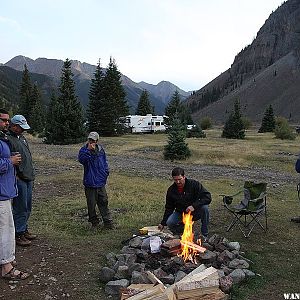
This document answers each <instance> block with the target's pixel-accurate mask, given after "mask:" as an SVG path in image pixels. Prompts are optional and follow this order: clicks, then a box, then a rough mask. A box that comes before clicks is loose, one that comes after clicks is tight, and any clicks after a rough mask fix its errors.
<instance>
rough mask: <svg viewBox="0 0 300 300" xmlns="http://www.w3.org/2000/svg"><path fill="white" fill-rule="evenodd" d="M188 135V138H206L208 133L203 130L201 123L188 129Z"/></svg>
mask: <svg viewBox="0 0 300 300" xmlns="http://www.w3.org/2000/svg"><path fill="white" fill-rule="evenodd" d="M186 137H188V138H192V137H193V138H205V137H206V134H205V132H203V130H202V128H201V127H200V126H199V125H197V124H196V125H194V127H193V128H192V129H190V130H188V131H187V134H186Z"/></svg>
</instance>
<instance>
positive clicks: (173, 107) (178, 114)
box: [165, 90, 194, 126]
mask: <svg viewBox="0 0 300 300" xmlns="http://www.w3.org/2000/svg"><path fill="white" fill-rule="evenodd" d="M165 115H166V116H168V118H166V120H165V123H166V124H167V125H169V126H170V125H171V124H172V123H173V121H174V119H177V118H178V119H179V120H180V122H181V123H182V124H183V125H187V124H194V122H193V120H192V117H191V114H190V112H189V110H188V108H187V107H186V106H185V105H183V103H182V102H181V99H180V95H179V92H178V91H177V90H176V91H175V92H174V94H173V96H172V99H171V101H170V102H169V103H168V105H167V106H166V108H165Z"/></svg>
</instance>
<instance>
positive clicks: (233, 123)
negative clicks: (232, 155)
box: [222, 101, 245, 139]
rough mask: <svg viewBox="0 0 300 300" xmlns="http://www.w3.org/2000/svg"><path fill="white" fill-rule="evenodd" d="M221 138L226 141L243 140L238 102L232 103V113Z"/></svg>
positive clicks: (242, 124)
mask: <svg viewBox="0 0 300 300" xmlns="http://www.w3.org/2000/svg"><path fill="white" fill-rule="evenodd" d="M222 137H224V138H227V139H244V138H245V128H244V123H243V120H242V116H241V113H240V105H239V102H238V101H235V103H234V111H233V112H231V114H230V115H229V117H228V119H227V121H226V123H225V125H224V128H223V132H222Z"/></svg>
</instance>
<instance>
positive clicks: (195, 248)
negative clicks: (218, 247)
mask: <svg viewBox="0 0 300 300" xmlns="http://www.w3.org/2000/svg"><path fill="white" fill-rule="evenodd" d="M181 244H182V245H183V246H186V245H187V246H188V247H189V248H191V249H193V250H195V251H198V252H200V253H204V252H205V250H206V248H204V247H201V246H200V245H198V244H195V243H193V242H189V241H181Z"/></svg>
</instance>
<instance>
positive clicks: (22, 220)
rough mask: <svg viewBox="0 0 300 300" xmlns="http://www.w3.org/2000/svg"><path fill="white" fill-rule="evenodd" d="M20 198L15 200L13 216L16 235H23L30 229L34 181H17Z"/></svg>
mask: <svg viewBox="0 0 300 300" xmlns="http://www.w3.org/2000/svg"><path fill="white" fill-rule="evenodd" d="M17 185H18V196H17V197H16V198H14V200H13V216H14V222H15V228H16V235H20V234H23V233H24V232H25V231H26V230H27V227H28V220H29V217H30V214H31V209H32V188H33V181H24V180H21V179H17Z"/></svg>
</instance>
